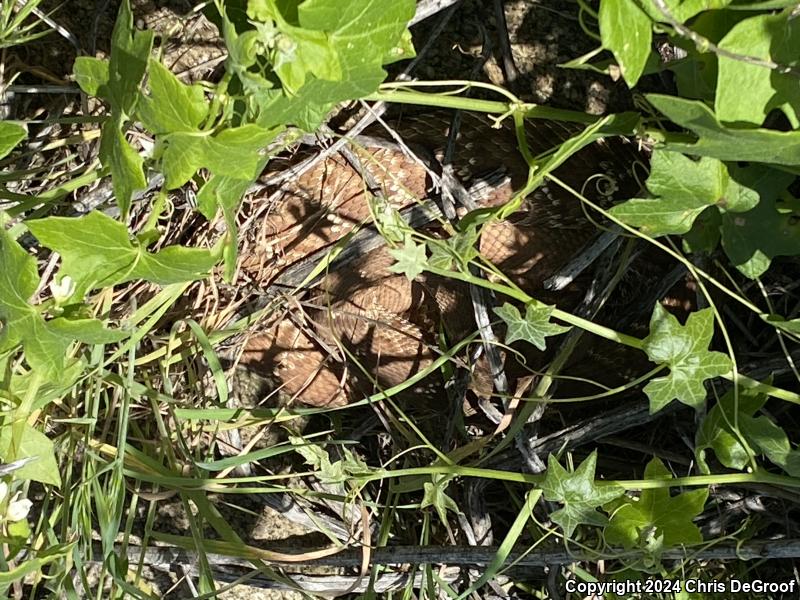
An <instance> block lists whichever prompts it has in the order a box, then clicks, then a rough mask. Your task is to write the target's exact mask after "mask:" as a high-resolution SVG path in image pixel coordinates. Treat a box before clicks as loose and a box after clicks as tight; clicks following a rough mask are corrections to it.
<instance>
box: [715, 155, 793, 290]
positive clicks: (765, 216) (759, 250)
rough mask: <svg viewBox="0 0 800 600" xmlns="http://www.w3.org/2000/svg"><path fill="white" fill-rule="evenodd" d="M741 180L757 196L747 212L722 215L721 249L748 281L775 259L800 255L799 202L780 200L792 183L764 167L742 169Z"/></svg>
mask: <svg viewBox="0 0 800 600" xmlns="http://www.w3.org/2000/svg"><path fill="white" fill-rule="evenodd" d="M740 172H741V173H742V175H741V179H742V180H743V181H744V180H745V179H746V180H747V181H746V185H748V187H750V188H752V189H754V190H757V192H758V193H759V194H760V201H759V202H758V204H757V205H756V206H755V207H754V208H753V209H752V210H749V211H747V212H743V213H736V214H732V213H726V214H724V215H722V225H721V227H720V231H721V233H722V248H723V249H724V250H725V254H727V255H728V258H729V259H730V261H731V262H732V263H733V264H734V265H735V266H736V268H737V269H739V271H741V272H742V273H743V274H744V275H746V276H747V277H750V278H751V279H753V278H755V277H759V276H760V275H762V274H763V273H764V272H765V271H766V270H767V269H768V268H769V266H770V263H771V262H772V259H773V258H774V257H776V256H795V255H797V254H800V201H798V200H797V199H795V198H790V197H788V194H785V196H787V197H786V199H782V198H781V194H782V192H784V191H785V190H786V187H787V186H788V185H789V184H791V182H792V181H793V180H794V176H793V175H792V174H791V173H785V172H782V171H778V170H776V169H770V168H767V167H764V166H760V165H758V166H753V167H750V168H748V169H746V170H745V169H741V170H740Z"/></svg>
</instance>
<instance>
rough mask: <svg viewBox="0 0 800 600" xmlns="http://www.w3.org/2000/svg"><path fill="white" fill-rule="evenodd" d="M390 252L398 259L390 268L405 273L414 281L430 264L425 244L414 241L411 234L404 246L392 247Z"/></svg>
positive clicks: (394, 271)
mask: <svg viewBox="0 0 800 600" xmlns="http://www.w3.org/2000/svg"><path fill="white" fill-rule="evenodd" d="M389 254H391V255H392V257H393V258H394V259H395V260H396V261H397V262H396V263H395V264H393V265H392V266H391V267H389V270H390V271H391V272H392V273H402V274H404V275H405V276H406V277H407V278H408V279H409V280H410V281H414V279H415V278H416V277H417V276H418V275H419V274H420V273H422V272H423V271H424V270H425V268H426V267H427V266H428V258H427V255H426V249H425V244H416V243H414V240H412V239H411V237H410V236H409V237H407V238H406V241H405V243H404V244H403V247H402V248H390V249H389Z"/></svg>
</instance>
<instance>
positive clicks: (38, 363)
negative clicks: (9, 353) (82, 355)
mask: <svg viewBox="0 0 800 600" xmlns="http://www.w3.org/2000/svg"><path fill="white" fill-rule="evenodd" d="M38 287H39V274H38V272H37V270H36V260H35V259H34V258H33V257H32V256H30V255H29V254H28V253H27V252H25V250H23V249H22V247H21V246H20V245H19V244H17V242H16V241H15V240H14V239H13V238H12V237H11V235H10V234H9V233H8V232H7V231H5V230H4V229H0V322H2V324H3V327H2V330H0V347H2V348H13V347H14V346H16V345H17V344H18V343H20V342H22V346H23V348H24V350H25V358H26V360H27V361H28V364H29V365H30V366H31V367H32V368H33V369H35V370H36V371H39V372H42V373H44V374H45V375H46V376H48V377H49V376H52V377H56V376H57V375H58V373H59V372H60V371H61V370H62V369H63V367H64V355H65V353H66V350H67V346H68V343H69V342H68V340H65V339H64V338H63V337H62V336H60V335H59V334H57V333H55V332H53V331H52V330H51V329H50V328H49V327H48V325H47V323H45V321H44V319H43V318H42V315H41V314H40V313H39V311H38V310H36V308H35V307H34V306H32V305H31V304H30V303H29V302H28V301H29V299H30V298H31V296H33V294H34V293H35V292H36V289H37V288H38Z"/></svg>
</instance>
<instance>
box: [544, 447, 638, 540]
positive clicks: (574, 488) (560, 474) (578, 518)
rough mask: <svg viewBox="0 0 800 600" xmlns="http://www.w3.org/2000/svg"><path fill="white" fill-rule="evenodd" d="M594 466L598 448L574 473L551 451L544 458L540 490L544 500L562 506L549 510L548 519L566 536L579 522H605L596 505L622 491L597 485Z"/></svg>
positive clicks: (597, 523) (617, 488)
mask: <svg viewBox="0 0 800 600" xmlns="http://www.w3.org/2000/svg"><path fill="white" fill-rule="evenodd" d="M596 465H597V450H595V451H594V452H592V453H591V454H590V455H589V456H588V457H587V458H586V460H584V461H583V462H582V463H581V465H580V466H579V467H578V468H577V469H575V471H574V472H573V473H570V472H568V471H567V470H566V469H565V468H564V467H562V466H561V465H560V464H559V463H558V460H556V458H555V456H553V455H552V454H551V455H550V456H549V457H548V459H547V475H546V476H545V479H544V482H542V491H543V492H544V497H545V499H547V500H550V501H551V502H560V503H562V504H563V505H564V507H563V508H561V509H559V510H557V511H555V512H554V513H552V514H551V515H550V518H551V519H552V520H553V521H554V522H555V523H558V524H559V525H561V527H562V528H563V529H564V534H565V535H566V536H567V537H571V536H572V534H573V533H574V531H575V528H576V527H577V526H578V525H579V524H581V523H585V524H587V525H596V526H598V527H603V526H604V525H606V523H608V518H607V517H606V516H605V515H603V514H601V513H599V512H597V507H599V506H602V505H603V504H606V503H608V502H610V501H611V500H613V499H614V498H618V497H619V496H621V495H622V494H624V493H625V490H624V489H623V488H622V487H620V486H618V485H616V484H609V485H597V483H596V482H595V480H594V472H595V467H596Z"/></svg>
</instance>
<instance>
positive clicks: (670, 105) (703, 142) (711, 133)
mask: <svg viewBox="0 0 800 600" xmlns="http://www.w3.org/2000/svg"><path fill="white" fill-rule="evenodd" d="M646 97H647V99H648V100H649V101H650V103H651V104H652V105H653V106H654V107H655V108H656V109H657V110H658V111H659V112H661V113H662V114H664V115H665V116H666V117H667V118H668V119H670V120H671V121H672V122H673V123H675V124H677V125H680V126H681V127H685V128H686V129H689V130H691V131H693V132H694V133H695V134H696V135H697V136H698V138H699V139H698V140H697V142H695V143H692V144H686V143H678V142H669V143H667V144H666V146H665V148H666V149H667V150H674V151H677V152H685V153H686V154H695V155H698V156H713V157H714V158H718V159H720V160H728V161H733V162H735V161H752V162H763V163H774V164H779V165H789V166H793V165H800V131H774V130H771V129H752V128H734V127H726V126H724V125H722V124H720V122H719V121H718V120H717V118H716V117H715V116H714V113H713V112H712V111H711V109H710V108H708V107H707V106H706V105H705V103H703V102H701V101H698V100H686V99H684V98H676V97H674V96H665V95H661V94H647V96H646Z"/></svg>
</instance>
